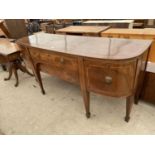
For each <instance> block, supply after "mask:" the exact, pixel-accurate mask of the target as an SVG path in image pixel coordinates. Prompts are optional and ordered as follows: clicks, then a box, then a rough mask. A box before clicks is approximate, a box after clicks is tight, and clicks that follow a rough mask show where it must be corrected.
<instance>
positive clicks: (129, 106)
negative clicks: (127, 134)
mask: <svg viewBox="0 0 155 155" xmlns="http://www.w3.org/2000/svg"><path fill="white" fill-rule="evenodd" d="M132 105H133V96H129V97H127V98H126V116H125V121H126V122H129V120H130V113H131V109H132Z"/></svg>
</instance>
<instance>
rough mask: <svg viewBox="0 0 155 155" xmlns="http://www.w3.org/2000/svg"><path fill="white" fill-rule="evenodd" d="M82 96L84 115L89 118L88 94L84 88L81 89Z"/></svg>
mask: <svg viewBox="0 0 155 155" xmlns="http://www.w3.org/2000/svg"><path fill="white" fill-rule="evenodd" d="M81 92H82V96H83V101H84V105H85V110H86V117H87V118H90V115H91V114H90V95H89V92H88V91H86V90H82V91H81Z"/></svg>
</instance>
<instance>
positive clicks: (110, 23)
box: [82, 20, 134, 29]
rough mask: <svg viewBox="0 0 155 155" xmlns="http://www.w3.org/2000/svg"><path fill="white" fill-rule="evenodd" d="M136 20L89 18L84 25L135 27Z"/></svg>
mask: <svg viewBox="0 0 155 155" xmlns="http://www.w3.org/2000/svg"><path fill="white" fill-rule="evenodd" d="M133 23H134V20H88V21H85V22H83V23H82V25H97V26H110V27H112V28H129V29H131V28H133Z"/></svg>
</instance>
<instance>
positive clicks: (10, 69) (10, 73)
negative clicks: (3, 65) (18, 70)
mask: <svg viewBox="0 0 155 155" xmlns="http://www.w3.org/2000/svg"><path fill="white" fill-rule="evenodd" d="M12 68H13V64H12V63H10V64H9V68H8V71H9V76H8V77H7V78H4V80H5V81H8V80H10V78H11V77H12Z"/></svg>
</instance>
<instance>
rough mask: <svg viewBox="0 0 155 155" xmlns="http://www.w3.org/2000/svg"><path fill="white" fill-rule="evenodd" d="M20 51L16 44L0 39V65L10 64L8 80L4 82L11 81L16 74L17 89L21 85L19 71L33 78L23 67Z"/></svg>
mask: <svg viewBox="0 0 155 155" xmlns="http://www.w3.org/2000/svg"><path fill="white" fill-rule="evenodd" d="M20 51H21V49H20V48H19V46H18V45H17V44H16V43H12V42H10V41H9V40H8V39H0V64H8V71H9V76H8V78H5V79H4V80H5V81H6V80H10V78H11V76H12V73H14V75H15V78H16V83H15V87H17V86H18V84H19V81H18V74H17V70H18V69H20V70H21V71H22V72H25V73H28V74H29V75H31V76H33V74H31V73H30V72H29V71H28V70H27V69H26V67H24V66H22V60H21V57H20Z"/></svg>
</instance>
